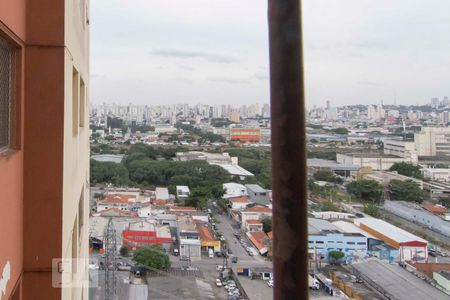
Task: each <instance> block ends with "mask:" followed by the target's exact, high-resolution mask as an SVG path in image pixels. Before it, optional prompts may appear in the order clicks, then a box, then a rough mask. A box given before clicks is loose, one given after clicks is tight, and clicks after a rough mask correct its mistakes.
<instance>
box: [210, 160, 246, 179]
mask: <svg viewBox="0 0 450 300" xmlns="http://www.w3.org/2000/svg"><path fill="white" fill-rule="evenodd" d="M211 165H216V166H219V167H221V168H222V169H224V170H225V171H227V172H228V173H229V174H230V175H237V176H254V175H253V174H252V173H250V172H249V171H247V170H246V169H244V168H242V167H240V166H237V165H228V164H217V163H211Z"/></svg>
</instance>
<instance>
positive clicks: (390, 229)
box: [355, 218, 428, 261]
mask: <svg viewBox="0 0 450 300" xmlns="http://www.w3.org/2000/svg"><path fill="white" fill-rule="evenodd" d="M355 224H356V225H357V226H359V228H361V229H362V230H364V231H366V232H368V233H370V234H371V235H373V236H374V237H376V238H378V239H380V240H382V241H383V242H385V243H386V244H388V245H390V246H392V247H394V248H396V249H398V252H399V259H400V261H405V260H407V261H410V260H412V261H426V260H427V258H428V249H427V248H428V241H426V240H424V239H422V238H420V237H418V236H416V235H414V234H411V233H409V232H407V231H405V230H403V229H401V228H398V227H396V226H394V225H392V224H389V223H387V222H385V221H383V220H380V219H375V218H361V219H356V220H355Z"/></svg>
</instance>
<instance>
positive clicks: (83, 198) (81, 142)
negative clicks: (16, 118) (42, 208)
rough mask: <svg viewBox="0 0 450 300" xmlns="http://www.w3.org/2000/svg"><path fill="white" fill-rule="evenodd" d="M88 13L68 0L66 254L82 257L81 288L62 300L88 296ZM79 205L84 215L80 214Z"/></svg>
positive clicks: (68, 292) (82, 4)
mask: <svg viewBox="0 0 450 300" xmlns="http://www.w3.org/2000/svg"><path fill="white" fill-rule="evenodd" d="M86 13H87V1H85V0H66V5H65V55H64V65H65V70H64V161H63V166H64V170H63V237H62V251H63V253H62V257H63V258H65V259H70V258H73V254H74V251H73V249H75V253H76V254H75V256H76V258H79V259H81V260H79V261H78V264H77V270H76V274H77V276H75V277H74V280H75V283H74V284H76V286H77V288H75V289H63V290H62V299H81V297H83V299H87V297H88V293H87V289H81V288H80V287H81V286H83V287H86V285H87V281H88V270H87V259H88V258H89V253H88V246H89V245H88V244H89V232H88V222H89V219H88V217H89V120H88V111H89V97H88V95H89V93H88V91H89V49H88V47H89V25H88V24H87V15H86ZM82 83H84V87H83V85H82ZM74 101H75V102H74ZM74 103H75V105H74ZM83 107H84V108H83ZM74 108H75V112H74ZM83 112H84V113H83ZM80 202H81V203H80ZM79 205H81V206H82V212H83V215H79V211H80V207H79ZM82 224H83V225H82ZM74 231H75V233H74ZM74 237H75V240H74ZM74 242H75V243H76V244H75V245H74ZM83 258H85V259H86V260H82V259H83ZM81 294H84V295H83V296H82V295H81ZM71 297H72V298H71Z"/></svg>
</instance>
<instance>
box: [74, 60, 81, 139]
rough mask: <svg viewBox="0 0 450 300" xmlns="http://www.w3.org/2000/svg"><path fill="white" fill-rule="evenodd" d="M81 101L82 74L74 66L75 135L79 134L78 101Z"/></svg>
mask: <svg viewBox="0 0 450 300" xmlns="http://www.w3.org/2000/svg"><path fill="white" fill-rule="evenodd" d="M79 101H80V75H79V74H78V71H77V70H76V69H75V68H73V74H72V131H73V135H74V136H75V135H77V134H78V113H79V111H78V110H79V107H78V102H79Z"/></svg>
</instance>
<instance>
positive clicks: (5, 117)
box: [0, 38, 12, 151]
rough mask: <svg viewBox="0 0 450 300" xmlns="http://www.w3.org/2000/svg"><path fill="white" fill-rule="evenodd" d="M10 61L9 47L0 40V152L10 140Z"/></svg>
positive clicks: (8, 144) (7, 146)
mask: <svg viewBox="0 0 450 300" xmlns="http://www.w3.org/2000/svg"><path fill="white" fill-rule="evenodd" d="M11 59H12V49H11V47H10V46H9V45H8V44H6V42H4V41H3V40H2V39H1V38H0V151H1V150H4V149H7V148H9V146H10V139H11V132H10V130H11V126H10V124H11Z"/></svg>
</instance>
